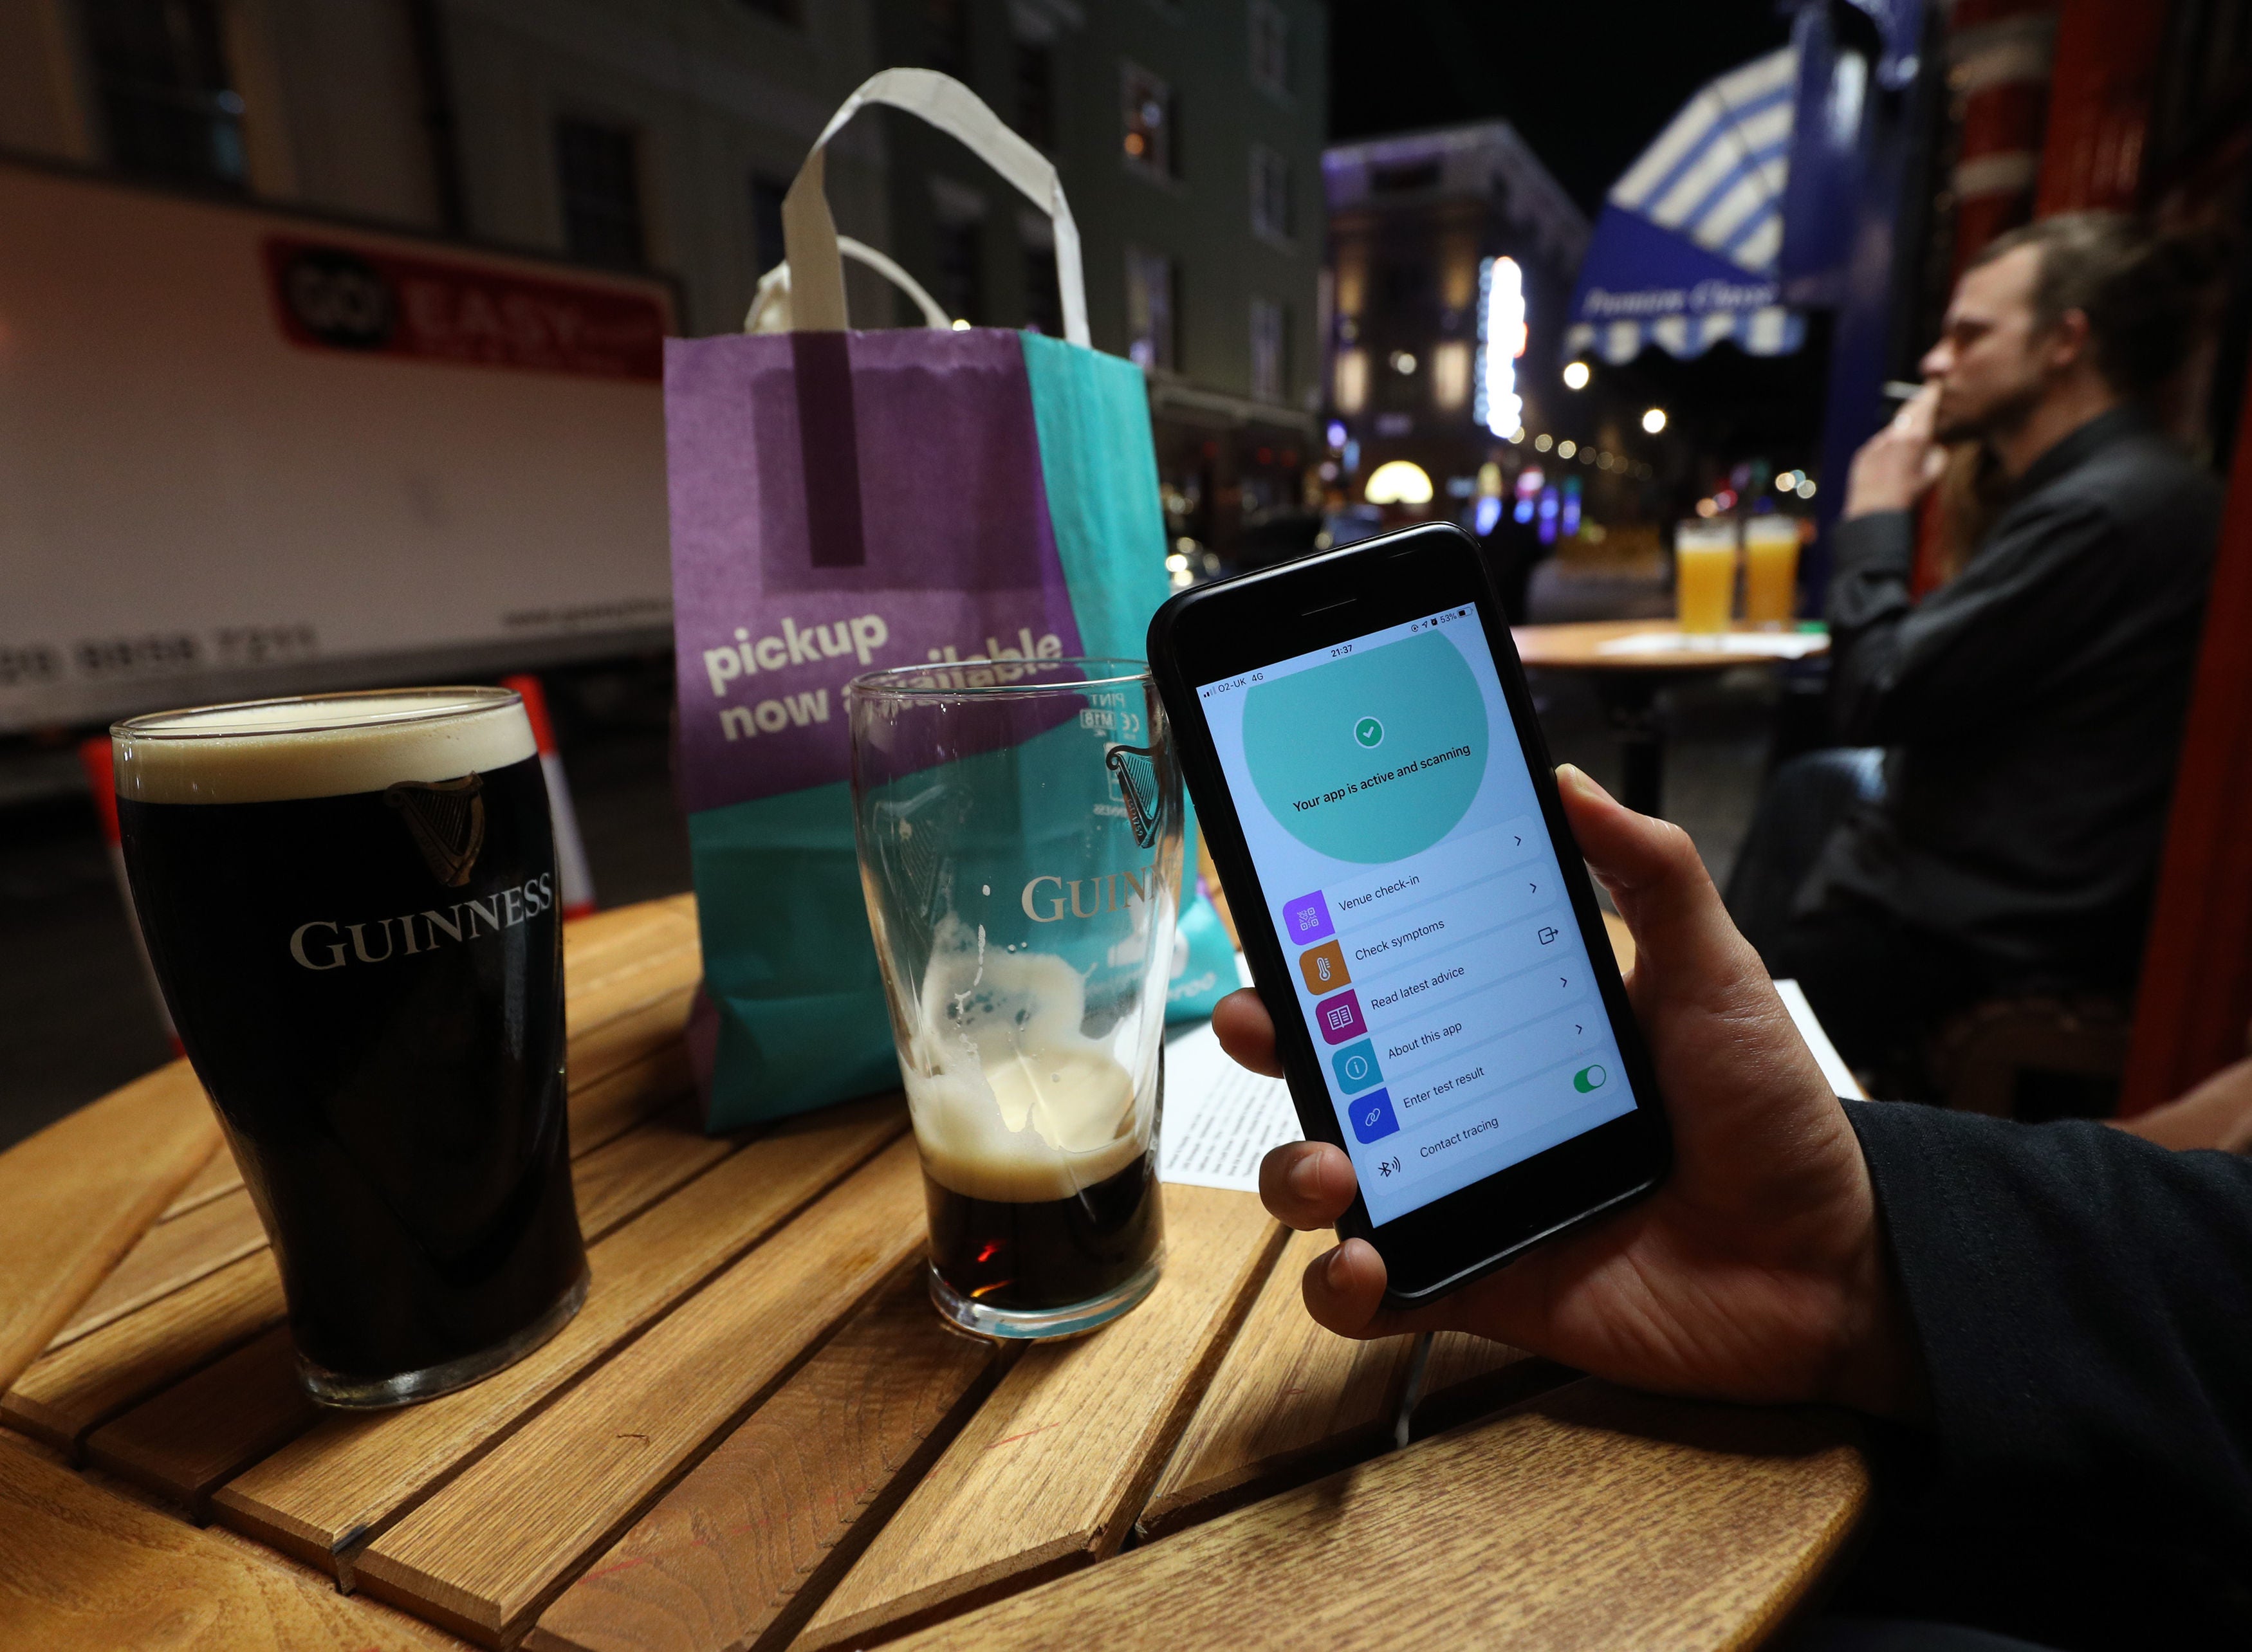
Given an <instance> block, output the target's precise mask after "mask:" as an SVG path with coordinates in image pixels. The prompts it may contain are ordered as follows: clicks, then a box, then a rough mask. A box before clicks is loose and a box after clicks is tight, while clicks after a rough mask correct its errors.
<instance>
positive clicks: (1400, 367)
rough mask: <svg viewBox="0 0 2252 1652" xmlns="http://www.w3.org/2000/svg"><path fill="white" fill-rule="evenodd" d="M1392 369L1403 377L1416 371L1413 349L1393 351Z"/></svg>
mask: <svg viewBox="0 0 2252 1652" xmlns="http://www.w3.org/2000/svg"><path fill="white" fill-rule="evenodd" d="M1392 371H1394V372H1395V373H1398V374H1399V375H1400V376H1401V378H1406V377H1407V376H1408V374H1409V373H1412V372H1414V371H1415V352H1414V351H1412V350H1395V351H1393V352H1392Z"/></svg>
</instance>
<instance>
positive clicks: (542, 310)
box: [266, 236, 668, 381]
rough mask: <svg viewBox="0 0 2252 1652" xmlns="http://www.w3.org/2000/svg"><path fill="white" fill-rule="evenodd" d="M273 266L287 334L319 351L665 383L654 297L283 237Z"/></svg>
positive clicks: (661, 321)
mask: <svg viewBox="0 0 2252 1652" xmlns="http://www.w3.org/2000/svg"><path fill="white" fill-rule="evenodd" d="M266 268H267V273H268V277H269V278H270V279H271V280H272V281H273V284H274V302H275V309H277V310H278V311H279V312H280V315H281V318H282V331H283V332H284V333H286V334H287V335H288V337H289V338H290V339H291V340H292V341H293V342H295V343H296V344H303V345H305V346H307V347H308V348H309V349H314V350H344V351H358V352H359V353H360V354H363V355H371V356H418V357H422V358H423V359H425V360H429V361H450V362H466V363H473V364H478V365H483V366H490V367H524V368H529V369H532V371H539V372H558V373H580V374H584V375H587V377H590V378H642V379H650V380H653V381H659V380H662V379H663V378H664V334H665V330H666V322H667V319H668V318H667V316H666V311H665V307H664V305H662V304H660V303H659V302H657V300H656V299H655V298H652V297H649V296H647V295H642V294H638V293H630V292H622V291H620V290H619V289H618V288H615V287H601V286H596V285H595V284H594V283H593V282H590V281H589V282H581V281H549V280H546V279H544V278H541V277H538V276H531V275H520V274H517V273H516V272H514V271H513V270H504V269H499V268H496V267H491V266H487V265H477V264H469V263H455V262H451V261H444V260H437V259H429V258H413V257H402V256H400V255H399V254H397V253H389V252H379V251H375V250H373V249H372V248H367V247H356V246H355V247H347V246H334V245H329V244H323V243H321V242H317V241H306V240H297V239H288V238H284V237H282V236H274V237H269V238H268V240H267V242H266Z"/></svg>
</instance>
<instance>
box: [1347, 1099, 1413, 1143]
mask: <svg viewBox="0 0 2252 1652" xmlns="http://www.w3.org/2000/svg"><path fill="white" fill-rule="evenodd" d="M1345 1110H1346V1111H1347V1112H1348V1113H1350V1114H1352V1133H1353V1135H1354V1136H1355V1137H1356V1138H1357V1139H1359V1141H1362V1142H1374V1141H1376V1140H1378V1139H1380V1137H1383V1136H1387V1135H1391V1134H1392V1133H1393V1132H1394V1130H1396V1129H1398V1128H1400V1121H1399V1120H1397V1119H1395V1118H1394V1117H1393V1116H1392V1095H1391V1093H1390V1092H1389V1091H1386V1090H1371V1091H1370V1092H1369V1093H1367V1094H1366V1095H1357V1096H1355V1097H1353V1099H1352V1100H1350V1101H1348V1102H1346V1103H1345Z"/></svg>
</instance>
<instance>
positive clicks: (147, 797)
mask: <svg viewBox="0 0 2252 1652" xmlns="http://www.w3.org/2000/svg"><path fill="white" fill-rule="evenodd" d="M110 735H111V749H112V752H113V757H114V762H115V770H116V774H117V795H119V796H120V797H122V798H126V799H128V800H129V801H131V802H141V803H269V802H284V801H287V800H289V799H292V798H301V797H343V796H348V795H352V794H354V793H358V792H379V791H381V790H383V789H384V788H386V787H387V786H392V785H395V784H397V783H398V782H400V781H424V782H427V781H448V780H453V779H455V778H457V777H459V776H461V775H463V774H490V773H491V772H492V771H494V770H495V769H500V768H505V767H508V766H509V765H510V764H511V763H520V762H522V761H524V760H525V759H526V758H528V757H532V756H534V755H536V754H537V753H538V750H539V747H538V746H537V744H536V743H535V742H534V740H533V739H532V723H531V720H530V719H529V718H527V717H525V712H524V704H523V701H522V700H521V699H519V698H518V697H517V695H516V694H515V693H514V692H513V691H511V690H508V689H496V688H437V689H401V690H386V691H378V692H374V693H367V694H324V695H314V696H308V697H305V698H295V699H284V700H253V701H248V702H246V703H244V704H242V705H212V706H205V707H202V708H200V709H198V710H195V711H157V712H154V713H151V714H150V715H149V716H147V717H136V718H132V719H130V720H129V721H128V722H123V723H120V724H118V725H116V727H115V728H114V729H112V730H111V731H110Z"/></svg>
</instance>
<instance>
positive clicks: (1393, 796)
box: [1243, 631, 1491, 865]
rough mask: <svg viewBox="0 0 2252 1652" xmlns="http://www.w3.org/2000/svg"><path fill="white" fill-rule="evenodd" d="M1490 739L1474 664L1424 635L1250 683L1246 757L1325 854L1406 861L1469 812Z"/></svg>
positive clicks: (1304, 837)
mask: <svg viewBox="0 0 2252 1652" xmlns="http://www.w3.org/2000/svg"><path fill="white" fill-rule="evenodd" d="M1490 740H1491V734H1490V731H1489V730H1488V727H1487V723H1486V711H1485V697H1484V695H1483V694H1482V693H1480V692H1479V691H1478V682H1477V677H1475V676H1474V675H1472V673H1471V670H1470V662H1469V661H1468V660H1467V659H1465V658H1464V657H1463V652H1462V650H1461V649H1457V648H1456V646H1455V645H1454V643H1453V642H1449V640H1448V639H1447V637H1446V636H1445V635H1443V634H1442V633H1440V632H1437V631H1422V632H1418V633H1417V634H1416V635H1414V636H1408V637H1402V638H1401V639H1400V640H1399V641H1398V642H1387V643H1386V644H1384V645H1383V646H1382V647H1380V648H1374V649H1370V650H1369V651H1368V652H1366V654H1354V655H1352V656H1349V657H1347V658H1345V659H1340V660H1333V661H1331V662H1330V663H1327V664H1324V665H1317V666H1314V667H1312V668H1311V669H1310V670H1303V671H1293V672H1291V673H1290V674H1289V676H1287V677H1275V678H1270V679H1269V680H1268V681H1267V682H1264V683H1260V684H1254V685H1253V687H1252V689H1251V691H1250V692H1249V693H1248V694H1247V695H1245V696H1244V698H1243V755H1244V758H1245V760H1246V763H1247V765H1248V767H1249V768H1250V770H1251V781H1252V784H1253V785H1254V786H1255V787H1256V788H1258V792H1259V801H1260V802H1262V803H1264V804H1265V805H1266V806H1267V812H1268V814H1270V815H1272V816H1274V817H1275V822H1276V823H1277V824H1279V825H1280V826H1281V827H1282V829H1283V830H1284V831H1286V832H1288V833H1289V834H1290V836H1293V837H1295V838H1296V839H1297V840H1298V841H1299V842H1300V843H1303V844H1304V845H1305V846H1306V847H1307V848H1309V849H1310V850H1313V851H1314V852H1315V853H1316V854H1317V855H1327V856H1329V857H1331V858H1332V859H1335V860H1343V861H1352V862H1354V863H1356V864H1362V865H1373V864H1378V863H1380V862H1385V861H1394V860H1405V859H1406V858H1407V857H1408V856H1410V855H1419V854H1421V853H1422V851H1423V850H1427V849H1428V848H1430V847H1431V845H1432V844H1434V843H1437V842H1438V841H1439V840H1440V839H1441V838H1442V837H1444V836H1446V835H1447V834H1448V833H1449V832H1450V831H1452V830H1454V829H1455V828H1456V827H1457V826H1459V825H1461V824H1462V822H1463V816H1465V815H1467V814H1469V813H1470V804H1471V803H1472V802H1474V801H1475V800H1476V799H1477V794H1478V788H1479V786H1480V784H1481V783H1482V782H1483V781H1484V779H1485V767H1486V756H1487V752H1488V748H1489V744H1490Z"/></svg>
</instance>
